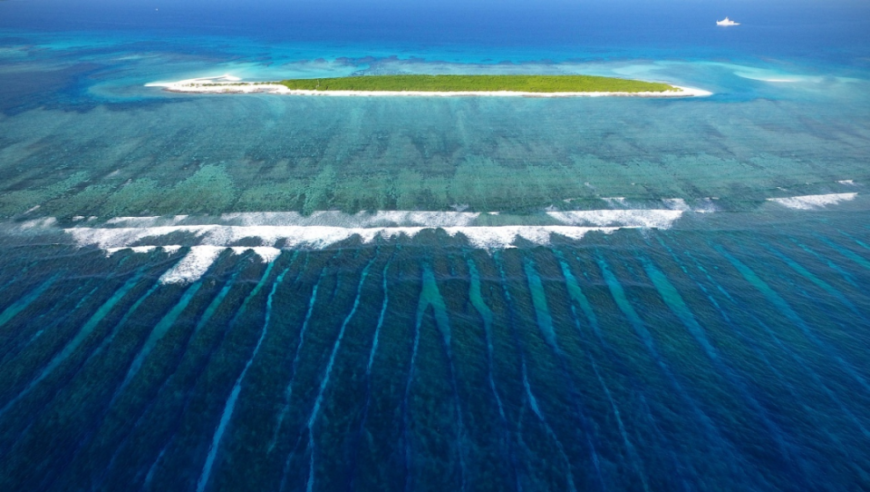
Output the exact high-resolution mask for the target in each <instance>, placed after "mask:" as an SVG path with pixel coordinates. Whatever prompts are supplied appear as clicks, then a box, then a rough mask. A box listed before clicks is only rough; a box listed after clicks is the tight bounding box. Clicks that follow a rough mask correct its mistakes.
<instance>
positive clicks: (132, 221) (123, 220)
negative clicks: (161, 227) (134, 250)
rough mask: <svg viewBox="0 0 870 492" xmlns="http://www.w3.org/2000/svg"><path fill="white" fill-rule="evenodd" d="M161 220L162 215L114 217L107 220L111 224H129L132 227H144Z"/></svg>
mask: <svg viewBox="0 0 870 492" xmlns="http://www.w3.org/2000/svg"><path fill="white" fill-rule="evenodd" d="M158 220H160V216H153V217H114V218H111V219H109V220H107V221H106V224H109V225H127V226H130V227H143V226H149V225H152V224H154V223H155V222H156V221H158Z"/></svg>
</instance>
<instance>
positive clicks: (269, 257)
mask: <svg viewBox="0 0 870 492" xmlns="http://www.w3.org/2000/svg"><path fill="white" fill-rule="evenodd" d="M230 249H232V250H233V253H235V254H237V255H240V254H242V253H244V252H246V251H253V252H254V254H255V255H257V256H259V257H260V259H261V260H263V262H264V263H272V262H273V261H275V259H276V258H278V256H280V255H281V250H280V249H278V248H271V247H266V246H256V247H246V246H233V247H232V248H230Z"/></svg>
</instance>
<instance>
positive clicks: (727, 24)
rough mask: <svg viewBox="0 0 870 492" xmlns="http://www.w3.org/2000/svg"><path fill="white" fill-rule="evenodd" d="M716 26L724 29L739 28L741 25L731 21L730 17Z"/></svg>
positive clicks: (717, 22)
mask: <svg viewBox="0 0 870 492" xmlns="http://www.w3.org/2000/svg"><path fill="white" fill-rule="evenodd" d="M716 25H717V26H722V27H730V26H739V25H740V23H739V22H734V21H733V20H731V19H729V18H728V17H726V18H724V19H722V20H720V21H716Z"/></svg>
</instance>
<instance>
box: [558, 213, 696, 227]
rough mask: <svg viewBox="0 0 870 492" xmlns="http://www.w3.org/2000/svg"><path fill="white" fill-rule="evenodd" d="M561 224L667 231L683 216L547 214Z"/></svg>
mask: <svg viewBox="0 0 870 492" xmlns="http://www.w3.org/2000/svg"><path fill="white" fill-rule="evenodd" d="M547 215H549V216H550V217H552V218H554V219H556V220H558V221H559V222H562V223H563V224H570V225H577V226H597V227H607V226H611V227H612V226H622V227H645V228H656V229H667V228H669V227H671V225H672V224H673V223H674V221H675V220H677V219H679V218H680V217H681V216H682V215H683V211H682V210H661V209H652V210H575V211H568V212H547Z"/></svg>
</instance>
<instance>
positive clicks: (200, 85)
mask: <svg viewBox="0 0 870 492" xmlns="http://www.w3.org/2000/svg"><path fill="white" fill-rule="evenodd" d="M148 86H150V87H163V88H164V89H165V90H167V91H170V92H181V93H207V94H251V93H268V94H285V95H308V96H523V97H572V96H575V97H576V96H587V97H595V96H634V97H693V96H694V97H697V96H709V95H710V94H711V93H710V92H707V91H703V90H700V89H692V88H688V87H680V86H676V85H671V84H666V83H663V82H648V81H643V80H632V79H621V78H613V77H598V76H591V75H362V76H352V77H332V78H314V79H288V80H281V81H275V82H242V81H241V80H240V79H238V78H237V77H233V76H230V75H221V76H218V77H203V78H197V79H187V80H181V81H178V82H168V83H159V82H158V83H153V84H148Z"/></svg>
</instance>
